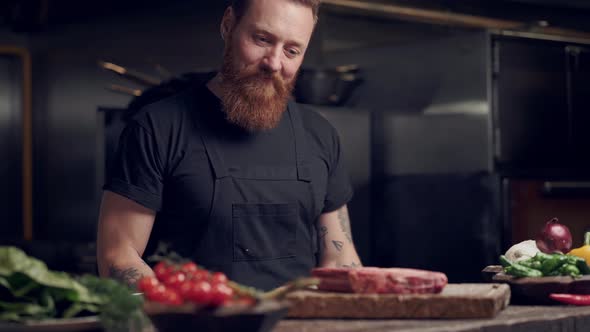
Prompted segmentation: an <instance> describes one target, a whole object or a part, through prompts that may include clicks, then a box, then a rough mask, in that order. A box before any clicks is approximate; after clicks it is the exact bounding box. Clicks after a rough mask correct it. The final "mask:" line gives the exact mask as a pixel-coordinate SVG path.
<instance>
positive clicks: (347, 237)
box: [319, 206, 362, 268]
mask: <svg viewBox="0 0 590 332" xmlns="http://www.w3.org/2000/svg"><path fill="white" fill-rule="evenodd" d="M319 228H320V229H319V235H320V245H321V247H320V249H321V259H320V266H321V267H348V268H354V267H360V266H362V264H361V261H360V258H359V256H358V254H357V252H356V249H355V247H354V243H353V241H352V233H351V230H350V219H349V217H348V209H347V208H346V206H343V207H342V208H340V209H338V210H336V211H334V212H331V213H328V214H326V215H324V216H323V217H322V218H321V219H320V227H319Z"/></svg>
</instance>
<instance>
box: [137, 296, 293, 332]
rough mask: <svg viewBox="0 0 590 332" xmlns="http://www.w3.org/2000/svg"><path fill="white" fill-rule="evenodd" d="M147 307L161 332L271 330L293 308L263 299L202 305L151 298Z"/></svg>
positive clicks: (250, 331)
mask: <svg viewBox="0 0 590 332" xmlns="http://www.w3.org/2000/svg"><path fill="white" fill-rule="evenodd" d="M144 310H145V312H146V313H147V315H148V316H149V318H150V320H151V321H152V324H153V325H154V327H155V328H156V329H157V330H158V331H159V332H168V331H170V332H172V331H212V332H217V331H219V332H224V331H243V332H267V331H270V330H271V329H272V328H273V327H274V326H275V325H276V324H277V323H278V322H279V320H281V318H283V317H284V316H285V315H286V314H287V312H288V311H289V305H288V303H287V302H278V301H262V302H260V303H258V304H256V305H254V306H239V305H235V306H230V307H221V308H199V307H196V306H194V305H183V306H180V307H169V306H165V305H162V304H158V303H154V302H147V303H146V304H145V306H144Z"/></svg>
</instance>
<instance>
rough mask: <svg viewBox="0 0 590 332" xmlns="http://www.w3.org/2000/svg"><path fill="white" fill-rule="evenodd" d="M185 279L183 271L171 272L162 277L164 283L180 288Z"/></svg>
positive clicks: (167, 285) (170, 286)
mask: <svg viewBox="0 0 590 332" xmlns="http://www.w3.org/2000/svg"><path fill="white" fill-rule="evenodd" d="M185 281H186V275H185V274H184V272H181V271H176V272H171V273H170V274H169V275H168V276H166V277H165V278H164V285H166V287H169V288H173V289H180V286H181V285H182V284H183V283H184V282H185Z"/></svg>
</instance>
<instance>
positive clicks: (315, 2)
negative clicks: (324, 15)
mask: <svg viewBox="0 0 590 332" xmlns="http://www.w3.org/2000/svg"><path fill="white" fill-rule="evenodd" d="M289 1H292V2H296V3H299V4H301V5H303V6H306V7H309V8H310V9H311V12H312V13H313V20H314V22H317V20H318V12H319V10H320V3H321V0H289ZM230 5H231V7H232V8H233V10H234V14H235V16H236V21H237V22H239V21H240V19H241V18H242V17H243V16H244V14H245V13H246V10H248V6H249V5H250V0H231V3H230Z"/></svg>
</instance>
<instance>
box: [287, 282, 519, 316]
mask: <svg viewBox="0 0 590 332" xmlns="http://www.w3.org/2000/svg"><path fill="white" fill-rule="evenodd" d="M287 299H288V300H289V301H290V302H291V304H292V307H291V309H290V310H289V313H288V317H292V318H382V319H383V318H489V317H494V316H495V315H496V314H497V313H498V312H500V311H501V310H502V309H504V308H506V306H508V303H509V302H510V287H509V286H508V285H506V284H448V285H447V286H446V287H445V288H444V290H443V291H442V293H440V294H349V293H335V292H323V291H314V290H303V291H296V292H293V293H291V294H289V295H288V296H287Z"/></svg>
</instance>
